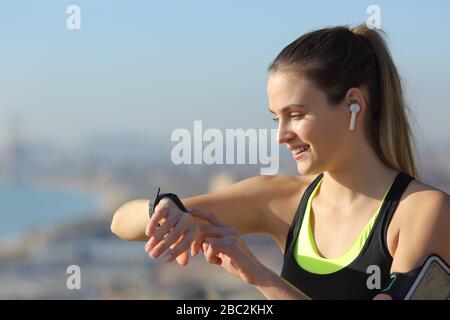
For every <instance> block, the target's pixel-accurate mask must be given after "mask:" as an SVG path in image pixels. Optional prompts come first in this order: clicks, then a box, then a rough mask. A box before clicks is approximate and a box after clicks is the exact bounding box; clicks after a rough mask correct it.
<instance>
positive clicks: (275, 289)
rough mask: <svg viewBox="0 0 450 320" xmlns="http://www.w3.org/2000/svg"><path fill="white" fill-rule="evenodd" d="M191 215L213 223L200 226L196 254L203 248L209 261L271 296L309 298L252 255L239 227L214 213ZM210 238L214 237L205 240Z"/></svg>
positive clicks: (199, 212)
mask: <svg viewBox="0 0 450 320" xmlns="http://www.w3.org/2000/svg"><path fill="white" fill-rule="evenodd" d="M191 214H192V215H193V216H195V217H197V218H201V219H203V220H206V221H208V222H209V223H210V224H211V225H204V226H202V228H201V229H200V232H199V236H198V237H197V239H196V240H195V241H194V244H193V247H192V252H191V253H192V255H193V256H194V255H197V254H198V252H199V251H200V247H202V248H201V249H203V252H204V255H205V259H206V261H208V262H209V263H213V264H217V265H220V266H221V267H222V268H224V269H225V270H226V271H228V272H229V273H231V274H233V275H235V276H237V277H239V278H241V279H242V280H243V281H244V282H246V283H248V284H251V285H253V286H255V287H256V288H257V289H258V290H259V291H260V292H261V293H262V294H263V295H264V296H265V297H266V298H267V299H282V300H294V299H295V300H297V299H298V300H307V299H309V297H308V296H307V295H305V294H304V293H303V292H301V291H300V290H298V289H297V288H296V287H294V286H293V285H291V284H290V283H289V282H288V281H286V280H285V279H283V278H282V277H280V276H279V275H278V274H276V273H275V272H273V271H272V270H270V269H268V268H267V267H265V266H264V265H263V264H262V263H261V262H260V261H259V260H258V259H257V258H256V257H255V256H254V255H253V254H252V252H251V251H250V249H249V248H248V247H247V245H246V244H245V243H244V241H243V240H242V238H241V237H240V235H239V233H238V232H237V230H236V229H234V228H232V227H230V226H229V225H227V224H225V223H224V222H223V221H222V220H221V219H220V218H219V217H217V216H216V215H214V214H213V213H209V212H203V211H193V212H192V213H191ZM207 237H209V238H210V239H205V238H207ZM211 237H212V238H211Z"/></svg>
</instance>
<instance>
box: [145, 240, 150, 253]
mask: <svg viewBox="0 0 450 320" xmlns="http://www.w3.org/2000/svg"><path fill="white" fill-rule="evenodd" d="M149 248H150V244H149V243H148V242H147V243H146V244H145V251H148V249H149Z"/></svg>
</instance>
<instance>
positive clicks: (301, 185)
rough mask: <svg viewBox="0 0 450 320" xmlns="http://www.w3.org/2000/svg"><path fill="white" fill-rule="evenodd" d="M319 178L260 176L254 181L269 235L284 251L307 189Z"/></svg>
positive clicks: (310, 176) (308, 176)
mask: <svg viewBox="0 0 450 320" xmlns="http://www.w3.org/2000/svg"><path fill="white" fill-rule="evenodd" d="M317 176H318V174H314V175H299V176H258V177H254V178H252V179H254V180H253V183H254V184H255V185H257V186H258V187H257V188H260V191H259V192H258V194H259V198H260V200H261V201H258V202H259V205H260V206H261V208H260V210H263V211H264V216H265V219H266V225H267V227H268V230H267V232H268V234H269V235H270V236H271V237H272V238H273V239H274V240H275V241H276V242H277V244H278V246H279V247H280V249H281V250H283V249H284V244H285V240H286V239H285V238H286V234H287V232H288V230H289V227H290V224H291V222H292V220H293V218H294V216H295V213H296V210H297V207H298V205H299V203H300V199H301V197H302V195H303V193H304V192H305V190H306V188H307V187H308V186H309V185H310V184H311V182H313V180H314V179H315V178H316V177H317Z"/></svg>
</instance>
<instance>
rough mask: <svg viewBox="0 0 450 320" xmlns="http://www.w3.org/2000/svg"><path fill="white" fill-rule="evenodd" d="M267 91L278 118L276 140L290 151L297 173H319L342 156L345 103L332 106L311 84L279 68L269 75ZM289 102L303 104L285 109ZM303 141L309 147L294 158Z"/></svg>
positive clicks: (343, 151) (345, 113)
mask: <svg viewBox="0 0 450 320" xmlns="http://www.w3.org/2000/svg"><path fill="white" fill-rule="evenodd" d="M267 93H268V99H269V106H270V110H271V111H272V112H273V114H274V118H277V119H278V120H277V121H278V131H277V140H278V143H280V144H286V147H287V148H288V149H289V150H290V151H291V152H292V153H293V160H294V161H296V163H297V170H298V172H299V173H300V174H315V173H320V172H323V171H326V170H327V169H328V168H330V167H332V166H333V165H334V163H337V162H338V161H342V160H343V159H345V153H346V152H349V151H350V150H348V149H349V146H348V143H347V144H346V143H344V141H345V134H346V132H347V131H348V128H347V127H348V119H349V118H348V109H347V110H346V109H345V105H344V103H343V104H342V105H336V106H331V105H330V104H329V103H328V100H327V97H326V95H325V93H324V92H323V91H322V90H320V89H319V88H317V87H316V86H315V85H314V83H312V82H311V81H309V80H308V79H306V78H304V77H298V76H297V77H295V76H293V75H291V74H289V73H286V72H281V71H277V72H273V73H270V74H269V80H268V85H267ZM292 104H295V105H297V104H300V105H302V106H291V107H286V108H285V106H289V105H292ZM346 111H347V112H346ZM305 144H307V145H309V149H307V150H306V151H305V152H302V154H301V155H300V157H295V158H294V154H295V153H296V152H295V151H294V150H295V149H297V148H298V147H300V146H303V145H305Z"/></svg>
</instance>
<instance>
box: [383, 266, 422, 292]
mask: <svg viewBox="0 0 450 320" xmlns="http://www.w3.org/2000/svg"><path fill="white" fill-rule="evenodd" d="M421 269H422V266H420V267H418V268H416V269H414V270H411V271H409V272H406V273H400V272H394V273H391V276H390V280H389V284H388V286H387V288H386V289H383V290H381V292H380V293H385V294H388V295H390V296H391V297H392V299H394V300H403V299H404V298H405V296H406V294H407V293H408V291H409V289H410V288H411V286H412V285H413V283H414V281H415V280H416V278H417V276H418V275H419V273H420V270H421Z"/></svg>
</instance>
